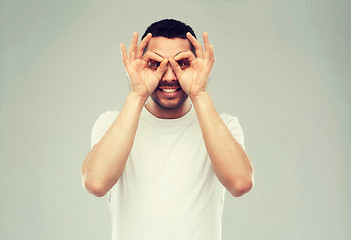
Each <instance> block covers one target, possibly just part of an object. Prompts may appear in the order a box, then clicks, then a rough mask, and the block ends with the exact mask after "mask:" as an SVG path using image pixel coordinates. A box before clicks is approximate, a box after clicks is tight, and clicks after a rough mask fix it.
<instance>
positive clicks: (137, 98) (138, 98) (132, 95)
mask: <svg viewBox="0 0 351 240" xmlns="http://www.w3.org/2000/svg"><path fill="white" fill-rule="evenodd" d="M148 97H149V96H142V95H140V94H138V93H136V92H133V91H130V92H129V94H128V96H127V100H129V101H133V102H136V103H138V104H140V105H142V106H144V104H145V102H146V100H147V99H148Z"/></svg>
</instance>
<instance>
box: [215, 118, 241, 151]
mask: <svg viewBox="0 0 351 240" xmlns="http://www.w3.org/2000/svg"><path fill="white" fill-rule="evenodd" d="M220 117H221V118H222V120H223V122H224V124H225V125H226V126H227V128H228V129H229V131H230V133H231V134H232V136H233V137H234V138H235V140H236V141H238V143H239V144H240V145H241V146H242V147H243V148H244V150H245V145H244V133H243V130H242V128H241V126H240V124H239V121H238V118H237V117H234V116H231V115H229V114H226V113H223V114H221V115H220Z"/></svg>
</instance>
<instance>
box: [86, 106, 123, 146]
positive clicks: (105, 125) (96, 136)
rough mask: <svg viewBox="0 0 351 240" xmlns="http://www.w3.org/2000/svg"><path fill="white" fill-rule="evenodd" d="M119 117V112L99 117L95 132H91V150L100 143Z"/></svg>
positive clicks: (103, 114)
mask: <svg viewBox="0 0 351 240" xmlns="http://www.w3.org/2000/svg"><path fill="white" fill-rule="evenodd" d="M117 116H118V112H117V111H107V112H104V113H102V114H101V115H100V116H99V117H98V119H97V120H96V122H95V124H94V126H93V130H92V131H91V145H90V149H93V147H94V146H95V145H96V144H97V143H99V142H100V140H101V138H102V137H103V136H104V135H105V133H106V132H107V130H108V129H109V128H110V126H111V125H112V123H113V122H114V121H115V119H116V117H117Z"/></svg>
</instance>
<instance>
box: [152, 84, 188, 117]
mask: <svg viewBox="0 0 351 240" xmlns="http://www.w3.org/2000/svg"><path fill="white" fill-rule="evenodd" d="M163 87H170V88H178V89H177V94H176V95H175V96H172V97H169V96H165V95H164V94H163V93H162V90H161V88H163ZM150 97H151V99H152V100H153V101H154V102H155V103H156V104H157V106H159V107H160V108H161V109H162V110H166V111H172V110H176V109H178V108H179V107H181V106H182V105H183V104H184V102H185V101H186V100H187V99H188V95H187V94H186V93H185V92H184V91H183V89H182V88H181V87H180V85H179V82H178V81H176V82H172V83H167V82H160V83H159V85H158V86H157V88H156V90H155V91H154V92H153V93H152V94H151V96H150Z"/></svg>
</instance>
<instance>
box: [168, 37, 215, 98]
mask: <svg viewBox="0 0 351 240" xmlns="http://www.w3.org/2000/svg"><path fill="white" fill-rule="evenodd" d="M186 36H187V38H188V39H189V41H190V42H191V43H192V44H193V46H194V47H195V50H196V55H197V57H195V55H194V54H193V53H192V52H191V51H186V52H182V53H180V54H178V55H177V56H175V57H174V58H169V62H170V64H171V66H172V69H173V71H174V73H175V74H176V75H177V78H178V81H179V83H180V86H181V87H182V89H183V90H184V91H185V93H186V94H188V96H189V97H190V98H194V97H196V96H199V95H201V94H202V93H205V92H206V88H207V82H208V78H209V76H210V72H211V69H212V66H213V63H214V61H215V58H214V50H213V45H210V42H209V40H208V34H207V33H206V32H204V33H203V39H204V46H205V52H204V51H203V47H202V45H201V44H200V42H199V41H198V40H197V39H196V38H195V37H194V36H192V35H191V34H190V33H187V35H186Z"/></svg>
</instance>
